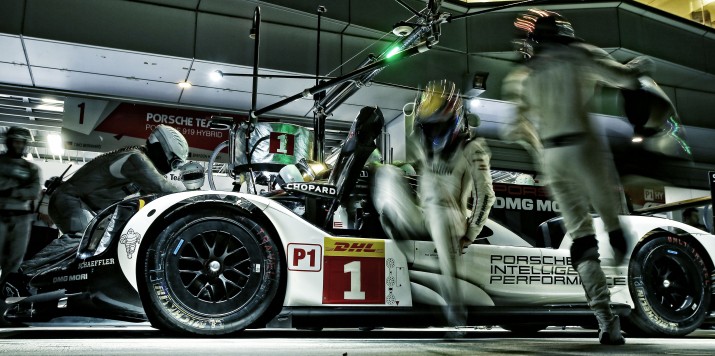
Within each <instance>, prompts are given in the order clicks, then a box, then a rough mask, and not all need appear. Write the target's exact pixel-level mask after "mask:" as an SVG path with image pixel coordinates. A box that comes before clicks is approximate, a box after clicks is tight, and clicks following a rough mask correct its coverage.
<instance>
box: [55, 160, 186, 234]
mask: <svg viewBox="0 0 715 356" xmlns="http://www.w3.org/2000/svg"><path fill="white" fill-rule="evenodd" d="M181 190H184V189H182V187H180V186H177V185H174V184H172V183H171V182H170V181H169V180H168V179H166V177H164V176H163V175H162V174H161V173H159V171H157V169H156V168H155V167H154V164H153V163H152V162H151V161H150V160H149V158H148V157H147V155H146V154H145V153H144V151H143V150H142V148H141V147H129V148H125V149H120V150H117V151H113V152H109V153H106V154H104V155H101V156H99V157H97V158H95V159H93V160H91V161H89V162H87V164H85V165H84V166H82V167H81V168H80V169H78V170H77V171H76V172H75V173H74V175H72V176H71V177H70V178H69V179H68V180H67V181H65V182H63V183H62V184H60V186H59V187H58V188H57V189H56V190H55V191H54V192H53V193H52V195H51V197H50V202H49V209H48V210H49V213H50V217H51V218H52V220H53V221H54V222H55V224H56V225H57V227H58V228H59V229H60V230H61V231H62V233H64V234H76V233H80V232H82V231H83V230H84V228H86V227H87V225H89V223H90V221H91V220H92V218H93V217H94V215H95V214H96V213H98V212H99V211H101V210H102V209H104V208H106V207H108V206H110V205H112V204H113V203H116V202H118V201H120V200H122V199H124V198H125V197H127V196H129V195H132V194H134V193H142V194H153V193H173V192H178V191H181Z"/></svg>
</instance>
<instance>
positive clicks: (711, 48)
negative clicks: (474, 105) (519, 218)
mask: <svg viewBox="0 0 715 356" xmlns="http://www.w3.org/2000/svg"><path fill="white" fill-rule="evenodd" d="M405 2H406V3H407V4H409V5H410V6H412V7H414V8H418V9H421V8H423V7H424V6H425V2H424V1H416V0H405ZM321 4H322V5H326V7H327V8H328V12H327V13H326V14H325V15H324V17H323V22H322V29H323V32H322V33H321V53H320V73H321V75H333V76H334V75H340V74H342V73H345V72H347V71H349V70H350V69H352V68H354V67H355V66H356V65H357V64H358V62H360V61H362V60H363V59H364V58H365V56H366V55H367V54H368V53H380V52H382V51H383V50H385V49H386V48H388V46H389V44H390V42H391V41H393V40H395V39H396V37H395V36H394V35H392V34H391V33H389V32H390V30H391V29H392V26H393V25H394V24H395V23H396V22H397V21H400V20H405V19H408V18H409V16H410V13H409V12H408V11H407V10H405V9H404V8H403V7H402V6H400V5H399V4H398V3H397V2H395V1H389V0H360V1H357V0H331V1H329V2H326V1H324V0H320V1H317V0H303V1H291V0H272V1H248V0H144V1H133V0H103V1H93V0H64V1H62V2H58V1H54V0H14V1H3V2H1V3H0V48H1V49H2V50H0V94H3V93H6V95H7V94H10V95H14V99H13V98H10V97H5V98H3V97H0V124H26V125H28V127H31V125H34V126H32V127H34V128H40V129H42V130H46V131H53V130H54V131H56V130H57V129H58V127H59V126H60V125H61V115H60V114H58V113H57V112H56V111H55V112H43V111H42V110H41V109H37V105H39V104H40V102H39V101H38V100H39V99H41V98H43V97H45V96H48V95H52V96H53V97H54V98H58V99H60V100H61V99H62V97H63V96H87V97H104V98H112V99H118V100H122V101H130V102H132V101H133V102H143V103H153V104H156V105H168V106H175V107H187V108H188V107H190V108H200V109H205V110H211V111H217V112H245V111H246V110H248V109H249V107H250V98H251V96H250V87H251V79H250V78H248V77H225V78H223V79H222V80H215V79H213V78H212V73H213V72H214V71H216V70H221V71H223V72H226V73H243V74H249V73H250V72H251V64H252V60H253V42H252V40H251V39H249V38H248V32H249V29H250V27H251V18H252V15H253V10H254V8H255V6H256V5H260V6H261V11H262V17H263V23H262V28H261V30H262V36H261V61H260V67H261V71H260V72H261V73H262V74H265V75H269V74H282V75H285V74H289V75H313V74H315V65H316V63H315V61H316V56H315V54H316V49H317V48H316V37H317V31H316V23H317V16H316V14H315V9H316V8H317V6H318V5H321ZM485 6H488V5H485ZM539 6H540V7H542V8H547V9H554V10H558V11H560V12H561V13H562V14H564V15H565V16H567V17H568V18H569V19H570V20H571V21H572V22H573V24H574V27H575V28H576V29H577V33H578V35H579V36H580V37H583V38H584V39H586V40H587V41H589V42H591V43H594V44H596V45H599V46H601V47H604V48H606V49H607V50H608V51H609V52H611V53H612V54H613V55H614V57H616V58H617V59H619V60H621V61H627V60H629V59H631V58H633V57H635V56H636V55H640V54H646V55H649V56H652V57H654V58H655V59H656V61H657V63H658V72H657V73H656V74H655V79H656V80H657V81H658V82H659V83H660V84H661V85H662V86H663V87H664V90H665V91H666V92H667V93H668V94H669V95H670V96H671V99H673V101H674V102H675V103H676V104H677V106H678V108H679V111H680V115H681V118H682V121H683V123H684V124H685V126H686V129H687V130H688V131H689V132H693V134H692V135H691V136H692V137H691V145H692V146H693V148H694V158H695V162H696V163H695V165H696V166H697V167H701V168H702V167H705V166H707V167H709V166H712V164H715V142H713V140H708V139H704V140H703V141H702V142H701V141H700V139H701V138H707V137H711V136H710V135H713V134H715V117H714V115H715V31H713V30H712V29H711V28H707V27H704V26H701V25H698V24H695V23H691V22H688V21H686V20H682V19H679V18H677V17H674V16H669V15H668V14H665V13H662V12H659V11H657V10H653V9H650V8H648V7H646V6H643V5H641V4H638V3H636V2H634V1H588V2H583V1H576V2H568V1H553V2H548V3H547V4H544V5H539ZM483 8H484V7H479V6H476V7H466V6H463V5H455V4H445V5H444V6H443V10H445V11H448V12H452V13H455V14H460V13H465V12H470V11H477V10H480V9H483ZM524 9H525V8H524V7H522V8H515V9H508V10H501V11H498V12H494V13H488V14H484V15H479V16H475V17H471V18H468V19H467V20H463V21H455V22H453V23H450V24H446V25H444V26H443V34H442V37H441V39H440V43H439V45H438V46H437V47H436V48H434V49H432V50H431V51H429V52H427V53H425V54H421V55H419V56H416V57H414V58H410V59H407V60H405V61H404V62H402V63H400V64H398V65H396V66H392V67H388V68H387V69H386V70H384V71H383V72H382V73H381V74H380V75H379V76H378V77H377V81H379V82H382V83H385V84H377V83H376V84H373V85H372V86H369V87H366V88H363V89H362V90H361V91H359V92H358V94H357V95H355V96H353V97H352V98H350V99H349V100H348V101H347V102H346V104H345V105H343V106H341V107H340V108H339V109H338V110H336V111H335V113H334V115H333V116H332V117H331V118H330V120H331V122H333V125H336V128H339V129H343V130H344V129H346V128H347V127H348V126H349V123H350V122H351V121H352V119H353V118H354V117H355V115H356V114H357V113H358V111H359V109H360V108H361V107H362V106H365V105H379V106H380V107H381V108H382V110H383V113H384V114H385V118H386V120H387V121H392V120H395V119H399V118H400V116H401V109H402V106H403V105H404V103H406V102H408V101H410V100H412V99H413V98H414V95H415V92H414V90H412V89H409V88H414V87H417V86H418V85H420V84H422V83H425V82H426V81H428V80H432V79H440V78H447V79H450V80H453V81H456V82H459V83H468V82H469V79H470V78H471V76H472V75H473V74H474V73H475V72H489V73H490V75H489V79H488V82H487V91H486V92H485V93H484V94H483V95H482V98H483V99H487V100H483V101H482V105H481V108H480V110H482V111H483V112H482V113H484V114H485V119H483V125H484V126H483V128H482V131H483V132H484V133H491V132H496V131H495V130H494V127H498V126H499V125H501V124H503V122H504V120H506V119H507V117H506V116H507V115H504V114H500V111H498V110H497V109H498V108H499V107H500V105H501V104H500V103H499V102H497V101H493V100H490V99H496V100H498V99H500V86H501V79H502V78H503V76H504V75H505V74H506V73H507V72H508V71H509V70H510V69H511V68H512V67H513V65H514V62H515V61H516V57H515V56H514V55H513V52H512V49H511V45H510V41H511V39H512V38H513V36H514V31H513V29H512V25H511V23H512V21H513V19H514V17H515V15H516V14H517V13H519V12H521V11H523V10H524ZM341 63H347V64H346V65H345V66H343V67H341V66H340V65H341ZM182 81H188V82H190V83H192V84H193V86H192V87H191V88H189V89H181V88H179V87H178V86H177V83H179V82H182ZM313 84H314V81H313V80H312V79H268V78H262V79H260V80H259V85H258V92H259V95H258V106H259V107H263V106H266V105H268V104H270V103H273V102H275V101H277V100H279V99H281V98H284V97H286V96H289V95H293V94H296V93H298V92H300V91H302V90H303V89H305V88H307V87H310V86H311V85H313ZM390 84H394V85H400V86H404V87H402V88H397V87H394V86H393V85H390ZM405 87H406V88H405ZM17 98H20V99H19V100H20V101H21V102H22V103H21V104H22V105H20V106H17V105H16V104H18V102H17V100H18V99H17ZM23 98H24V99H23ZM35 101H37V102H35ZM616 101H617V99H616V98H610V99H609V98H606V99H604V100H603V101H602V105H601V106H600V107H599V108H598V110H599V112H600V113H602V114H607V115H620V112H619V111H618V109H617V105H616V103H615V102H616ZM6 104H12V105H6ZM312 105H313V102H312V101H310V100H299V101H297V102H294V103H292V104H290V105H288V106H286V107H284V108H281V109H279V110H277V111H275V112H274V113H273V114H275V115H278V116H289V117H292V118H294V120H295V119H296V118H298V122H301V123H303V124H308V125H310V123H311V122H312V111H311V108H312ZM495 112H496V114H495ZM25 113H26V114H27V115H24V114H25ZM20 114H23V115H20ZM33 115H35V116H33ZM300 118H303V119H300ZM23 120H24V121H23ZM301 120H302V121H301ZM31 121H34V122H31ZM43 125H44V126H43ZM693 139H697V140H698V142H693ZM690 165H691V166H692V164H690ZM703 169H705V168H703ZM693 179H696V178H693ZM686 184H689V185H697V183H695V184H693V183H692V182H690V181H688V183H686Z"/></svg>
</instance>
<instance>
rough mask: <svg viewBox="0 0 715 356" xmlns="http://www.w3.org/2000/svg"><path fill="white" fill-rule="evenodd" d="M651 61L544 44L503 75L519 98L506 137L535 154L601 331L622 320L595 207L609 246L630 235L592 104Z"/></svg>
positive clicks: (508, 94)
mask: <svg viewBox="0 0 715 356" xmlns="http://www.w3.org/2000/svg"><path fill="white" fill-rule="evenodd" d="M651 64H652V62H648V59H646V60H640V59H639V60H637V61H633V62H632V63H629V64H628V65H622V64H620V63H618V62H616V61H615V60H613V59H612V58H611V57H610V56H609V55H608V54H607V53H606V52H604V51H603V50H601V49H599V48H597V47H594V46H591V45H588V44H585V43H582V42H574V43H571V44H562V43H547V44H543V45H541V47H540V50H539V51H538V52H537V53H536V55H535V56H534V57H533V58H532V59H531V60H529V61H528V62H526V63H525V65H523V66H520V67H519V68H517V69H515V70H514V71H513V72H512V73H510V74H509V75H508V76H507V77H506V78H505V80H504V86H503V90H504V99H506V100H509V101H512V102H515V103H516V104H517V117H516V120H515V121H514V123H513V124H512V125H511V126H510V127H509V128H508V129H507V131H506V132H505V133H504V137H505V138H506V139H507V140H510V141H517V142H521V143H523V144H525V146H526V147H527V148H528V150H530V151H531V152H532V153H537V159H540V161H541V162H540V165H541V169H542V173H543V174H544V176H545V178H546V184H547V185H548V187H549V189H550V191H551V194H552V195H553V198H554V199H555V200H556V202H558V204H559V206H560V210H561V214H562V215H563V221H564V224H565V227H566V230H567V231H568V233H569V234H570V235H571V238H572V239H573V243H572V246H571V259H572V265H573V266H574V268H575V269H576V270H577V272H578V273H579V276H580V278H581V282H582V284H583V287H584V290H585V292H586V297H587V300H588V302H589V305H590V307H591V309H592V310H594V313H595V314H596V317H597V319H598V321H599V324H600V325H601V327H602V329H603V328H604V325H605V327H608V325H609V324H608V323H612V321H613V320H616V321H617V319H615V317H614V315H613V313H612V312H611V309H610V306H609V303H610V293H609V291H608V285H607V283H606V278H605V275H604V273H603V270H602V269H601V267H600V260H599V259H598V258H599V254H598V246H597V241H596V239H595V232H594V227H593V221H592V218H591V215H590V206H591V205H593V207H594V208H595V210H596V212H598V214H599V215H600V217H601V219H602V220H603V224H604V226H605V229H606V231H608V232H609V235H611V237H612V245H613V241H614V240H613V238H614V236H618V235H619V234H620V236H619V237H617V238H616V239H617V240H618V239H620V240H619V241H625V240H624V239H623V232H622V230H621V227H620V222H619V219H618V213H619V212H620V211H622V209H621V206H622V204H621V203H620V199H619V196H618V189H619V185H620V184H619V183H618V177H617V175H616V174H615V170H614V169H613V168H612V167H613V162H612V160H611V159H610V153H609V152H608V149H607V147H606V146H605V145H604V144H603V143H602V142H601V141H600V140H599V138H598V135H597V133H596V132H595V129H594V127H593V126H592V124H591V121H590V119H589V115H588V111H587V103H588V102H589V100H590V99H591V98H592V97H593V95H594V92H595V90H596V88H597V85H598V84H599V83H603V84H606V85H609V86H613V87H619V88H629V89H635V88H637V86H638V81H637V77H638V75H640V74H642V70H641V69H640V68H639V66H646V65H651ZM624 243H625V242H624ZM614 246H615V245H614Z"/></svg>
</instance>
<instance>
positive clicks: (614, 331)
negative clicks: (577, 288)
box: [576, 259, 626, 345]
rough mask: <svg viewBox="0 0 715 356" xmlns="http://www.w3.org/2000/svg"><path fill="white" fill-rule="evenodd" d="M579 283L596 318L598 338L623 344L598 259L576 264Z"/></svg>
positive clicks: (624, 341)
mask: <svg viewBox="0 0 715 356" xmlns="http://www.w3.org/2000/svg"><path fill="white" fill-rule="evenodd" d="M576 271H577V272H578V275H579V277H580V278H581V284H582V285H583V289H584V291H585V292H586V300H588V305H589V306H590V307H591V310H593V313H594V314H595V315H596V319H597V320H598V329H599V331H598V340H599V341H600V342H601V344H604V345H623V344H625V343H626V340H625V339H624V338H623V335H621V322H620V320H619V318H618V315H614V314H613V311H611V305H610V304H611V293H610V292H609V291H608V283H607V282H606V276H605V274H603V270H602V269H601V264H600V262H599V261H598V260H592V259H589V260H585V261H582V262H580V263H579V264H578V265H577V266H576Z"/></svg>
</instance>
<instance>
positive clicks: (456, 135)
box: [413, 80, 468, 155]
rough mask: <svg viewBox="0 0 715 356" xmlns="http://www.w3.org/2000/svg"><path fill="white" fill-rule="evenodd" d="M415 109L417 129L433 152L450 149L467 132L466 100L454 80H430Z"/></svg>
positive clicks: (422, 142)
mask: <svg viewBox="0 0 715 356" xmlns="http://www.w3.org/2000/svg"><path fill="white" fill-rule="evenodd" d="M414 112H415V114H414V115H415V121H414V127H413V129H414V132H415V133H416V134H417V136H418V138H419V141H420V143H421V144H422V146H423V147H424V148H425V149H426V150H427V153H429V154H431V155H437V154H441V153H447V152H448V151H450V150H451V149H452V148H454V147H456V146H457V144H458V143H459V142H461V141H462V140H463V139H464V138H465V137H466V135H467V132H468V128H467V120H466V118H465V115H464V101H463V99H462V96H461V93H460V91H459V90H458V89H457V85H456V84H454V83H453V82H450V81H448V80H441V81H430V82H429V83H427V86H426V87H425V89H424V91H422V95H421V96H420V99H419V101H418V103H417V106H416V108H415V110H414Z"/></svg>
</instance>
